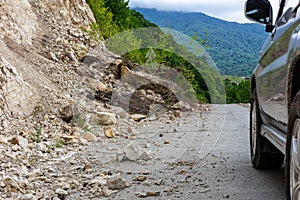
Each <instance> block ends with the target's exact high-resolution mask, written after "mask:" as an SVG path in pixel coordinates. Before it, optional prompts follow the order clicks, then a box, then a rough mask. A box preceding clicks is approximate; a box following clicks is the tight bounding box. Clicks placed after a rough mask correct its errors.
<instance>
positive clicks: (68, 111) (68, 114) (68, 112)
mask: <svg viewBox="0 0 300 200" xmlns="http://www.w3.org/2000/svg"><path fill="white" fill-rule="evenodd" d="M60 117H61V118H62V120H64V121H65V122H67V123H70V122H71V120H72V119H73V108H72V105H67V106H65V107H63V108H62V109H61V110H60Z"/></svg>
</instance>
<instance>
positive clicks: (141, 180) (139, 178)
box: [134, 176, 147, 182]
mask: <svg viewBox="0 0 300 200" xmlns="http://www.w3.org/2000/svg"><path fill="white" fill-rule="evenodd" d="M146 179H147V176H138V177H136V178H135V179H134V180H135V181H140V182H143V181H145V180H146Z"/></svg>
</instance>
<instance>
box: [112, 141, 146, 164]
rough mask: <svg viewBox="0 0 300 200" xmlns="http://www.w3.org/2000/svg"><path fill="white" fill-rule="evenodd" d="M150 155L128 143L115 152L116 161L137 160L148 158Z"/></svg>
mask: <svg viewBox="0 0 300 200" xmlns="http://www.w3.org/2000/svg"><path fill="white" fill-rule="evenodd" d="M150 159H151V158H150V156H149V155H148V154H147V153H146V152H143V151H141V150H140V149H138V148H136V147H134V146H133V144H129V145H128V146H126V147H125V148H124V149H122V150H121V152H119V154H117V160H118V162H124V161H131V162H134V161H137V160H145V161H147V160H150Z"/></svg>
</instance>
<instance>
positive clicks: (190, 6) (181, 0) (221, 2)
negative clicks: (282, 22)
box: [129, 0, 278, 23]
mask: <svg viewBox="0 0 300 200" xmlns="http://www.w3.org/2000/svg"><path fill="white" fill-rule="evenodd" d="M245 1H246V0H130V1H129V5H130V7H131V8H134V7H141V8H157V9H159V10H176V11H188V12H203V13H205V14H207V15H210V16H213V17H217V18H220V19H225V20H227V21H235V22H239V23H250V21H249V20H247V19H246V18H245V17H244V13H243V12H244V11H243V10H244V4H245ZM271 1H276V2H278V0H271Z"/></svg>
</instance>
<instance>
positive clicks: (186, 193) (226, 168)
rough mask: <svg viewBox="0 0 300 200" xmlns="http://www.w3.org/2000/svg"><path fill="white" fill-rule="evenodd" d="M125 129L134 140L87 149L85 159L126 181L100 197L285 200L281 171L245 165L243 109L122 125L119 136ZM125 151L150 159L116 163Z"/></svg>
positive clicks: (245, 109)
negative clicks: (134, 152) (92, 160)
mask: <svg viewBox="0 0 300 200" xmlns="http://www.w3.org/2000/svg"><path fill="white" fill-rule="evenodd" d="M128 129H130V131H132V130H133V131H132V132H133V136H134V137H132V138H129V139H128V138H127V139H117V140H112V141H111V142H102V143H101V144H100V146H99V144H97V145H95V146H93V147H92V148H91V150H90V155H89V156H92V157H93V159H95V160H98V161H100V162H101V166H99V168H102V170H104V171H105V170H106V171H107V172H108V173H110V172H112V173H113V174H115V173H118V174H120V176H121V177H122V178H123V179H124V180H125V181H126V182H127V187H126V188H125V189H123V190H119V191H118V192H116V193H115V194H112V195H111V196H109V197H106V198H104V199H144V198H145V199H190V200H191V199H195V200H199V199H200V200H201V199H214V200H218V199H236V200H244V199H251V200H254V199H255V200H266V199H272V200H282V199H285V197H284V196H285V194H284V191H285V189H284V169H280V170H277V171H259V170H255V169H254V168H253V167H252V166H251V162H250V156H249V155H250V153H249V135H248V132H249V108H248V107H247V106H241V105H213V106H212V107H211V110H209V111H207V112H205V113H204V114H201V113H200V112H190V113H185V114H184V116H183V117H182V118H178V119H176V120H174V121H171V122H170V121H167V122H166V121H164V120H160V121H154V122H151V123H144V122H140V123H133V122H128V123H124V126H123V127H122V128H121V132H126V131H128ZM134 133H135V134H134ZM128 145H129V146H128ZM130 145H132V146H130ZM129 147H130V148H131V147H132V149H135V150H136V149H139V151H140V152H145V153H146V154H147V155H148V156H149V157H150V158H151V159H150V160H147V159H145V160H138V161H128V160H127V161H126V160H120V158H119V161H118V160H117V159H116V158H117V157H118V156H117V155H118V154H119V156H120V152H122V150H124V149H128V148H129ZM130 148H129V149H130ZM116 152H117V153H116Z"/></svg>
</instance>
